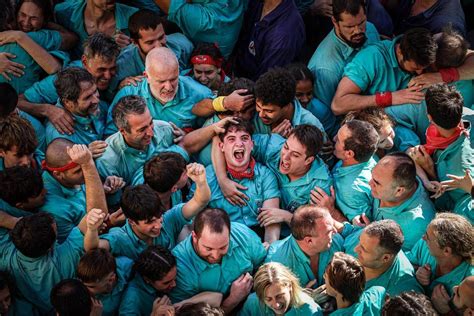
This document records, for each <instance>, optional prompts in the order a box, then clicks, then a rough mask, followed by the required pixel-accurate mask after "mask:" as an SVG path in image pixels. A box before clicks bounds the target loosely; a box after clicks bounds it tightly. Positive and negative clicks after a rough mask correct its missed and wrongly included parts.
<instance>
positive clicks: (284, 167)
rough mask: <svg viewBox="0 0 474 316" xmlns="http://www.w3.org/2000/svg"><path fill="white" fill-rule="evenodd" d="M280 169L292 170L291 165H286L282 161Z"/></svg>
mask: <svg viewBox="0 0 474 316" xmlns="http://www.w3.org/2000/svg"><path fill="white" fill-rule="evenodd" d="M280 169H282V170H284V171H288V170H289V169H290V164H288V163H285V162H284V161H281V162H280Z"/></svg>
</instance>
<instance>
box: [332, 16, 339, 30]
mask: <svg viewBox="0 0 474 316" xmlns="http://www.w3.org/2000/svg"><path fill="white" fill-rule="evenodd" d="M331 22H332V25H333V26H334V28H336V27H337V28H339V25H337V21H336V19H335V18H334V17H333V16H331Z"/></svg>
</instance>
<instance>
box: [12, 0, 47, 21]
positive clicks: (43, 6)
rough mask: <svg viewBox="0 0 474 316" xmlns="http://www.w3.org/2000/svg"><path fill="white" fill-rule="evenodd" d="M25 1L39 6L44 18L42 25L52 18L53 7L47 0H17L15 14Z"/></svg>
mask: <svg viewBox="0 0 474 316" xmlns="http://www.w3.org/2000/svg"><path fill="white" fill-rule="evenodd" d="M25 2H32V3H34V4H35V5H36V6H37V7H38V8H40V10H41V13H42V14H43V19H44V24H43V26H44V25H46V24H47V23H48V22H49V21H51V20H52V18H53V14H52V12H53V8H52V6H51V3H52V2H51V1H49V0H20V1H18V4H17V6H16V14H17V15H18V12H19V11H20V8H21V6H22V5H23V3H25Z"/></svg>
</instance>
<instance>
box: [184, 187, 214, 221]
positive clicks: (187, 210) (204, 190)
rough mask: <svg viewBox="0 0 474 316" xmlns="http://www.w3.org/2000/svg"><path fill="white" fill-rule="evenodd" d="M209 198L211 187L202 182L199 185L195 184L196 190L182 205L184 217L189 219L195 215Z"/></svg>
mask: <svg viewBox="0 0 474 316" xmlns="http://www.w3.org/2000/svg"><path fill="white" fill-rule="evenodd" d="M210 198H211V189H210V188H209V185H208V184H207V181H206V183H205V184H202V185H200V186H196V191H195V192H194V196H193V197H192V198H191V200H189V201H188V202H187V203H186V204H185V205H184V206H183V216H184V218H186V219H188V220H189V219H191V218H193V217H194V216H196V214H197V213H199V212H200V211H201V210H202V209H203V208H205V207H206V205H207V203H209V200H210Z"/></svg>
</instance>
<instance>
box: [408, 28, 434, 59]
mask: <svg viewBox="0 0 474 316" xmlns="http://www.w3.org/2000/svg"><path fill="white" fill-rule="evenodd" d="M437 48H438V45H437V44H436V41H435V40H434V38H433V36H432V34H431V32H430V31H429V30H428V29H425V28H413V29H410V30H408V31H407V32H406V33H405V34H404V35H403V36H402V39H401V40H400V50H401V53H402V55H403V60H405V61H409V60H410V61H414V62H415V63H416V64H417V65H419V66H422V67H428V66H429V65H431V64H433V63H434V62H435V61H436V50H437Z"/></svg>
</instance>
